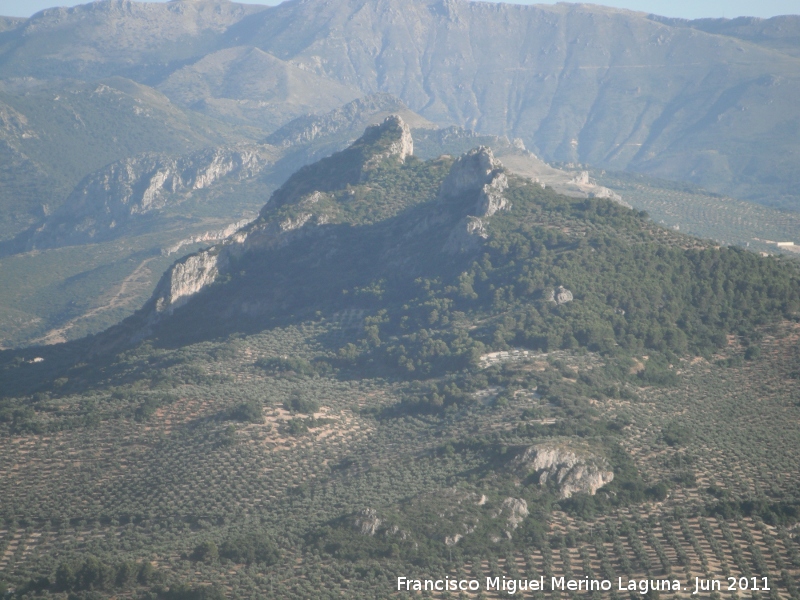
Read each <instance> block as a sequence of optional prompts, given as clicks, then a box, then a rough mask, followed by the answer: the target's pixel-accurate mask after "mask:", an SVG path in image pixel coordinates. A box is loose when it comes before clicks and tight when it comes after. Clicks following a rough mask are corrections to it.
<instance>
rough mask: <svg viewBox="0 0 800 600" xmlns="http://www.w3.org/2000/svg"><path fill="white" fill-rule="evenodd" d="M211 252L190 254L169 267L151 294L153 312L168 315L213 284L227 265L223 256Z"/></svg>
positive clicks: (210, 250) (212, 250)
mask: <svg viewBox="0 0 800 600" xmlns="http://www.w3.org/2000/svg"><path fill="white" fill-rule="evenodd" d="M215 250H216V248H211V249H209V250H206V251H204V252H198V253H197V254H192V255H190V256H187V257H186V258H184V259H183V260H181V261H179V262H177V263H175V264H174V265H172V267H171V268H170V269H169V270H168V271H167V272H166V273H165V274H164V276H163V277H162V278H161V281H160V282H159V284H158V286H156V290H155V292H154V293H153V296H154V298H155V309H156V312H157V313H163V312H167V313H171V312H172V311H173V310H175V309H176V308H177V307H179V306H182V305H183V304H185V303H186V302H187V301H188V300H189V298H191V297H192V296H193V295H195V294H196V293H197V292H199V291H200V290H202V289H203V288H204V287H205V286H207V285H209V284H211V283H213V281H214V280H215V279H216V277H217V275H219V273H220V269H221V268H224V267H225V266H227V257H226V255H224V254H221V253H219V252H217V251H215Z"/></svg>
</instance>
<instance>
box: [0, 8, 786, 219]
mask: <svg viewBox="0 0 800 600" xmlns="http://www.w3.org/2000/svg"><path fill="white" fill-rule="evenodd" d="M112 6H118V5H117V4H113V3H111V4H108V7H112ZM134 6H138V5H135V4H132V5H131V7H132V8H131V10H132V16H130V17H127V16H126V17H124V18H122V17H120V19H121V20H119V23H123V22H124V23H130V26H131V28H132V29H131V30H132V31H133V30H135V29H136V27H139V26H141V27H144V28H145V29H147V27H149V25H146V20H145V21H143V20H142V17H141V16H140V12H141V11H142V10H144V9H142V8H136V9H134V8H133V7H134ZM165 6H166V7H167V8H164V6H162V7H161V8H154V7H150V8H148V9H147V10H152V11H155V12H154V14H156V13H157V14H159V15H163V20H164V23H166V22H172V21H174V22H175V23H178V24H180V23H184V20H186V23H185V24H184V25H181V26H180V27H178V28H177V29H176V30H175V31H176V32H188V33H186V35H188V34H189V33H191V32H192V31H195V29H196V28H197V27H199V26H195V25H192V23H194V22H195V21H197V22H198V23H200V24H201V25H202V24H203V23H205V21H203V19H204V18H206V17H207V16H208V15H206V13H205V12H203V10H200V9H202V8H203V7H206V8H208V7H213V6H216V5H215V4H213V3H206V2H204V3H200V4H197V6H196V7H195V8H192V6H190V5H186V7H183V5H182V4H181V3H169V4H168V5H165ZM219 6H220V7H222V8H221V9H220V10H222V11H223V13H224V18H222V20H221V21H220V22H219V26H218V27H217V28H216V29H214V27H211V25H208V27H211V29H208V28H206V29H202V27H201V29H202V31H208V32H209V34H208V35H209V36H210V37H207V39H206V38H203V36H202V35H201V36H199V37H196V44H199V45H196V47H195V46H193V45H192V44H194V43H195V42H192V43H190V44H183V46H185V49H184V50H182V52H183V54H181V57H178V55H177V54H176V55H175V56H170V55H169V51H168V49H163V52H162V55H163V56H161V58H159V59H158V60H157V61H156V62H153V63H151V62H147V61H150V59H149V58H147V59H146V62H145V63H142V64H141V65H139V66H136V65H134V66H130V65H127V66H122V65H117V66H114V65H113V64H112V63H108V69H107V70H108V71H109V73H110V72H112V71H113V72H117V71H118V72H119V74H122V75H127V76H131V77H134V78H138V79H139V80H141V81H146V82H147V83H148V84H151V85H158V84H159V83H161V82H163V81H165V80H166V79H168V78H169V77H170V76H172V74H173V73H176V72H178V71H179V70H180V69H182V68H183V69H191V68H192V65H193V64H194V63H196V62H197V61H198V60H202V58H203V57H205V56H207V55H210V54H212V53H213V52H218V51H222V50H224V49H226V48H233V47H240V46H243V45H245V46H249V47H253V48H258V49H260V50H261V51H263V52H266V53H269V54H271V55H273V56H275V57H276V59H278V60H281V61H284V62H286V63H288V64H289V65H290V66H291V68H292V69H300V70H302V71H306V72H307V73H308V74H315V75H317V76H322V77H324V78H326V79H327V80H329V81H332V82H336V84H337V85H340V86H344V87H345V88H349V89H358V90H359V91H360V93H361V94H371V93H376V92H387V93H392V94H394V95H396V96H398V97H399V98H401V100H403V101H404V102H405V103H406V104H407V105H408V106H409V107H410V108H411V109H413V110H415V111H417V112H419V113H420V114H421V115H422V116H423V117H425V118H427V119H429V120H431V121H433V122H436V123H437V124H439V125H440V126H447V125H451V124H456V125H459V126H462V127H465V128H467V129H476V130H478V131H479V132H482V133H487V134H493V135H501V136H502V135H507V136H508V137H510V138H522V139H523V140H524V142H525V145H526V146H527V147H529V148H531V149H532V150H533V151H534V152H536V153H537V154H538V155H540V156H542V157H543V158H544V159H545V160H548V161H550V162H553V161H557V162H572V163H575V162H579V163H583V164H590V165H592V166H596V167H601V168H608V169H613V170H634V171H639V172H643V173H647V174H650V175H654V176H657V177H663V178H671V179H681V180H688V181H691V182H693V183H694V184H697V185H700V186H702V187H704V188H706V189H709V190H711V191H715V192H720V193H725V194H728V195H732V196H734V197H739V198H744V199H754V200H757V201H760V202H763V203H766V204H771V205H773V206H784V207H792V206H794V205H795V204H796V203H797V189H800V181H798V180H797V178H796V174H795V173H796V170H795V169H793V168H792V164H793V163H792V156H793V154H794V153H796V152H797V148H796V142H795V140H796V136H794V135H793V134H792V132H793V131H794V128H795V127H797V126H800V125H798V123H799V122H800V121H799V119H800V115H798V110H797V107H796V103H794V102H793V98H794V97H796V96H797V95H798V89H800V87H799V86H800V80H799V79H798V75H797V73H798V69H799V68H800V67H798V63H797V60H798V59H797V58H796V57H794V56H791V55H790V54H787V52H786V51H784V50H785V49H786V48H793V47H794V44H795V42H794V41H793V40H794V39H795V37H794V34H793V33H791V32H792V31H793V30H792V29H791V27H793V25H792V23H794V21H792V19H791V18H789V17H786V18H784V19H777V20H768V21H766V22H763V23H761V22H758V23H756V24H755V25H753V24H750V25H747V26H740V25H739V24H734V25H724V24H717V25H713V24H712V25H713V26H712V25H709V24H704V23H699V22H698V23H694V25H687V24H686V23H684V22H672V21H669V22H668V21H665V20H663V19H655V18H651V17H650V16H648V15H647V14H645V13H636V12H625V11H620V10H614V9H606V8H599V7H596V6H592V5H566V4H565V5H558V6H517V5H505V4H484V3H469V2H464V1H460V0H453V1H448V2H442V1H440V0H413V1H411V2H409V3H406V4H404V7H403V10H399V8H398V6H397V4H396V2H394V0H370V1H369V2H365V1H362V0H358V1H356V0H337V1H336V2H334V3H325V2H322V1H318V2H286V3H283V4H281V5H279V6H275V7H257V8H249V9H244V8H241V7H237V5H233V4H227V3H225V4H220V5H219ZM170 7H172V9H173V12H170V10H168V9H169V8H170ZM198 7H199V8H198ZM179 8H180V9H181V10H183V11H184V13H185V14H184V13H181V12H180V11H178V9H179ZM97 10H98V11H99V9H97ZM81 11H83V12H87V11H88V12H87V14H89V13H91V11H89V9H75V12H73V13H69V12H65V13H63V15H62V13H53V15H51V16H48V15H46V14H44V15H41V16H39V17H37V22H39V21H41V22H42V23H44V22H49V21H48V19H50V20H52V21H53V22H54V23H55V22H56V21H58V19H62V18H63V19H64V21H63V23H61V24H59V25H58V27H62V28H64V31H67V30H68V29H69V28H71V27H72V28H74V27H79V25H78V24H77V21H75V23H72V21H70V19H73V20H74V19H75V17H74V16H73V15H77V14H83V13H82V12H81ZM137 11H140V12H137ZM159 11H160V12H159ZM175 11H177V12H175ZM134 13H135V14H134ZM92 14H94V13H92ZM103 14H105V13H103V12H102V11H99V12H97V18H98V19H99V20H97V21H96V25H93V26H96V27H99V28H100V29H103V27H106V24H104V23H105V22H104V21H103V20H102V18H100V17H101V16H102V15H103ZM137 15H139V16H137ZM114 18H116V17H114ZM126 19H127V20H126ZM137 19H138V20H137ZM187 19H188V20H187ZM171 20H172V21H171ZM112 21H113V18H112ZM70 23H72V24H70ZM137 23H140V24H139V25H137ZM209 23H210V21H209ZM723 25H724V26H723ZM53 26H55V25H53ZM25 27H26V25H23V26H22V29H24V28H25ZM80 27H83V25H80ZM87 27H88V26H87ZM181 27H182V29H181ZM726 27H727V29H726ZM748 27H749V28H750V29H753V28H755V30H754V32H751V31H750V29H748ZM759 27H760V28H761V30H763V31H767V32H768V33H763V34H762V33H758V31H761V30H759V29H758V28H759ZM781 27H789V31H788V33H786V34H785V36H784V37H782V38H781V37H780V35H783V34H780V35H779V33H774V31H773V30H779V29H780V28H781ZM193 28H194V29H193ZM704 29H709V30H713V31H714V33H708V32H706V31H705V30H704ZM212 30H213V31H212ZM501 30H502V31H503V32H504V33H503V34H502V35H498V32H500V31H501ZM718 30H719V31H731V32H733V33H735V34H736V35H739V36H740V37H734V36H732V35H721V34H720V33H717V31H718ZM20 31H21V29H20V28H16V29H14V30H11V31H10V32H5V33H3V34H0V72H2V73H3V74H5V75H6V76H8V75H11V74H13V73H18V74H21V71H19V70H20V69H23V67H24V69H27V71H28V73H27V74H31V73H30V68H31V61H30V60H29V59H24V61H23V57H24V56H27V55H26V54H25V53H27V52H31V53H34V52H40V50H35V44H34V42H33V40H34V39H38V38H36V35H33V34H32V35H29V36H27V37H26V38H25V40H23V39H22V38H19V37H18V36H19V35H20V33H19V32H20ZM86 31H87V35H89V33H88V32H90V31H92V30H91V28H89V29H86ZM154 31H155V32H154V33H152V35H154V36H155V38H154V39H162V38H163V39H164V40H173V41H170V42H169V43H174V41H175V40H177V39H178V38H179V37H180V35H183V33H174V34H172V33H169V32H168V31H167V30H166V29H164V30H163V31H161V30H160V29H158V28H156V30H154ZM198 31H199V30H198ZM412 32H413V33H412ZM530 32H536V35H535V36H534V35H531V34H530ZM769 32H772V33H769ZM92 35H93V34H92ZM148 35H150V34H148ZM193 35H194V34H193ZM203 35H205V34H203ZM759 35H761V36H762V37H763V36H766V37H769V35H772V36H773V37H775V36H778V37H776V38H775V39H778V38H780V39H782V40H784V41H782V42H780V43H781V44H784V46H785V47H786V48H784V50H780V51H779V50H773V49H771V48H770V47H768V46H764V45H759V44H756V43H751V42H750V41H747V40H746V39H744V38H748V37H750V38H758V36H759ZM15 36H17V37H15ZM159 36H161V37H159ZM164 36H166V37H164ZM170 36H172V37H170ZM201 38H202V40H201ZM3 39H5V40H6V42H2V40H3ZM340 39H343V40H345V41H344V43H343V44H342V43H340V42H339V41H337V40H340ZM14 40H16V41H14ZM69 40H70V38H63V39H62V38H59V41H58V42H55V41H54V42H53V43H56V44H60V45H58V46H53V48H56V47H58V48H63V49H64V52H63V53H61V55H63V57H64V61H62V64H61V66H60V67H59V69H60V71H61V72H67V73H69V72H73V73H74V74H76V75H79V74H80V73H84V72H85V73H87V74H88V73H89V72H88V71H87V70H86V69H88V68H89V67H87V66H86V65H84V64H83V63H82V62H80V61H78V62H74V63H71V62H70V61H71V60H72V59H70V58H69V56H71V53H73V51H74V52H78V49H79V48H80V47H81V46H80V44H82V43H84V42H80V43H79V44H78V45H77V46H74V47H73V46H70V44H72V43H73V42H71V41H69ZM203 40H205V41H203ZM37 43H38V42H37ZM48 43H49V42H48ZM103 43H104V44H106V42H103ZM126 43H127V42H125V40H124V39H122V40H120V41H119V42H117V41H114V40H110V41H108V42H107V44H111V46H109V50H108V51H107V52H106V53H107V54H109V55H111V56H113V55H114V52H117V50H111V47H112V46H113V45H114V44H117V46H116V47H117V48H118V49H119V51H122V49H124V48H125V47H126V46H125V44H126ZM159 43H160V42H159ZM165 43H166V42H165ZM776 43H777V42H776ZM18 44H21V45H18ZM167 45H169V44H167ZM98 47H99V46H98ZM164 48H167V46H164ZM474 48H481V51H480V52H475V51H474V50H473V49H474ZM139 51H140V50H136V52H139ZM59 52H61V51H60V50H59ZM142 52H144V50H142ZM30 56H34V54H31V55H30ZM141 56H145V54H141ZM48 60H51V59H48ZM141 60H145V59H144V58H142V59H141ZM20 61H23V62H20ZM181 61H183V62H181ZM36 64H37V65H38V64H39V63H36ZM41 64H42V66H41V68H42V69H45V68H48V69H50V68H51V67H45V66H44V65H45V63H41ZM54 64H55V63H54ZM15 65H16V66H15ZM98 65H99V66H98V68H100V67H102V69H106V67H104V66H103V63H102V61H101V62H99V63H98ZM148 65H150V66H148ZM36 68H40V67H38V66H37V67H36ZM92 68H94V67H92ZM102 69H100V71H98V73H100V72H101V71H102ZM115 69H116V71H115ZM137 69H139V71H136V70H137ZM136 73H138V74H136ZM34 74H35V73H34ZM51 74H52V73H51ZM232 95H235V94H232ZM236 99H237V98H230V99H229V100H236ZM225 102H227V104H225V106H226V107H228V108H225V107H222V105H219V106H217V108H214V110H223V111H228V110H234V108H235V104H234V103H232V102H228V100H226V101H225ZM232 114H233V113H232ZM236 114H237V115H238V116H236V118H237V119H241V118H242V117H244V116H245V115H243V114H240V113H236Z"/></svg>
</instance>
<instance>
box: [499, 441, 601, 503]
mask: <svg viewBox="0 0 800 600" xmlns="http://www.w3.org/2000/svg"><path fill="white" fill-rule="evenodd" d="M513 466H514V468H515V470H517V471H518V472H519V473H520V474H521V475H523V476H529V475H537V476H538V478H539V484H540V485H545V484H547V483H548V482H554V483H555V484H556V485H557V487H558V490H559V493H560V495H561V497H562V498H569V497H571V496H572V495H573V494H575V493H578V492H583V493H586V494H590V495H592V496H593V495H594V494H595V493H596V492H597V490H598V489H600V488H601V487H603V486H604V485H607V484H609V483H611V482H612V481H613V480H614V472H613V471H612V470H611V469H610V468H609V466H608V463H607V461H606V460H605V459H603V458H601V457H598V456H596V455H595V454H593V453H591V452H590V451H589V450H587V449H585V448H576V447H568V446H564V445H558V444H540V445H536V446H531V447H529V448H527V449H526V450H525V452H523V453H522V454H521V455H519V456H518V457H516V458H515V459H514V463H513Z"/></svg>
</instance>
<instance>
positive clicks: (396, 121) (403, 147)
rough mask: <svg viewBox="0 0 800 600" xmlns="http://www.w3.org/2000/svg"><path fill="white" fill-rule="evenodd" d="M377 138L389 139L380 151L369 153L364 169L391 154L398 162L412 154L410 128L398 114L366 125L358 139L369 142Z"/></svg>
mask: <svg viewBox="0 0 800 600" xmlns="http://www.w3.org/2000/svg"><path fill="white" fill-rule="evenodd" d="M379 138H382V139H385V140H389V141H388V145H386V146H384V148H382V151H379V152H375V153H371V156H370V157H369V158H368V159H367V160H366V162H365V164H364V168H363V170H364V171H366V170H368V169H370V168H372V167H373V166H375V165H377V164H380V163H381V162H382V161H383V160H385V159H387V158H390V157H392V156H394V157H397V160H399V161H400V162H404V161H405V160H406V158H408V157H409V156H411V155H413V154H414V139H413V138H412V137H411V128H410V127H409V126H408V125H407V124H406V122H405V121H403V119H402V118H401V117H399V116H398V115H390V116H388V117H386V119H385V120H384V121H383V123H381V124H380V125H370V126H369V127H367V130H366V131H365V132H364V135H363V136H362V138H361V140H360V141H362V143H370V142H372V141H373V140H377V139H379Z"/></svg>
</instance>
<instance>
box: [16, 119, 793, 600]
mask: <svg viewBox="0 0 800 600" xmlns="http://www.w3.org/2000/svg"><path fill="white" fill-rule="evenodd" d="M413 147H414V140H413V138H412V136H411V131H410V128H409V127H408V125H407V124H405V123H404V122H403V121H402V119H400V118H398V117H389V118H387V119H386V120H384V121H383V122H382V123H381V124H380V125H376V126H370V127H369V128H367V130H366V131H365V133H364V135H363V136H362V137H361V138H359V139H358V140H356V142H355V143H353V144H352V145H351V146H350V147H349V148H347V149H345V150H344V151H341V152H338V153H335V154H333V155H332V156H330V157H328V158H325V159H322V160H321V161H319V162H317V163H314V164H312V165H309V166H307V167H304V168H303V169H301V170H300V171H298V173H297V174H295V175H294V176H292V177H290V178H289V179H288V180H287V181H286V183H285V184H284V185H283V186H281V187H280V188H279V189H278V190H276V191H275V193H274V194H273V196H272V198H271V199H270V202H268V203H267V204H266V205H265V206H264V208H263V209H262V211H261V213H260V215H259V218H258V219H256V220H255V221H254V222H252V223H251V224H248V225H245V226H244V227H243V228H242V229H240V230H239V231H238V232H236V233H235V234H233V235H232V236H231V237H229V238H227V239H226V240H224V241H223V242H221V243H217V244H216V245H215V246H214V247H211V248H209V249H206V250H201V251H199V252H196V253H194V254H191V255H189V256H188V257H185V258H182V259H180V260H178V261H177V262H176V263H174V264H173V266H172V267H170V269H169V270H168V271H167V272H166V273H165V275H164V277H163V278H162V280H161V282H160V283H159V285H158V286H157V288H156V292H155V293H154V295H153V297H152V299H151V300H150V301H149V302H148V303H147V304H146V305H145V306H144V307H143V308H142V310H140V311H139V312H137V314H135V315H134V316H132V317H130V318H128V319H126V320H125V321H124V322H123V323H121V324H119V325H117V326H115V327H112V328H111V329H109V330H108V331H106V332H104V333H102V334H100V335H97V336H90V337H88V338H85V339H82V340H77V341H74V342H70V343H68V344H62V345H56V346H49V347H39V348H30V349H27V350H7V351H3V352H0V369H2V377H3V381H4V386H3V392H2V393H3V396H2V399H0V403H1V404H0V435H2V436H4V439H8V440H10V441H13V443H9V444H5V445H3V446H2V451H0V469H2V473H3V474H4V476H6V477H11V478H14V480H15V481H16V482H17V485H13V486H3V487H2V489H1V490H0V494H1V496H0V497H2V501H1V502H0V506H2V514H0V516H1V517H2V518H3V519H4V521H3V522H4V523H5V529H3V530H2V531H0V543H2V544H3V546H2V548H3V549H4V552H2V553H0V556H2V562H0V569H2V573H3V577H5V578H6V579H7V580H8V581H9V582H10V583H11V585H12V586H14V587H15V588H16V589H17V591H19V592H21V593H23V594H25V593H27V594H39V595H41V596H44V597H57V595H58V594H64V593H70V594H75V595H76V596H77V597H79V598H80V597H84V598H90V597H92V594H95V595H97V594H100V595H102V594H126V595H133V596H134V597H141V598H146V597H153V596H155V597H158V598H165V599H169V598H179V597H199V598H222V597H226V596H231V597H239V596H240V595H243V594H251V593H252V594H256V595H258V594H261V595H264V596H266V597H290V596H300V595H302V596H304V597H309V598H329V597H349V596H353V595H357V596H359V597H364V596H371V597H377V598H388V597H390V596H392V594H393V593H394V592H393V590H394V584H393V582H394V581H395V578H396V577H397V576H399V575H405V576H410V575H413V576H415V577H426V578H427V577H430V576H433V575H436V576H444V575H445V574H449V575H451V576H455V575H459V576H464V575H467V576H470V577H477V578H479V579H482V578H483V577H484V575H485V574H487V573H497V574H498V576H501V575H506V576H510V577H516V576H517V574H519V573H522V572H524V573H525V574H526V575H528V576H530V577H535V576H537V574H543V575H546V576H547V577H548V579H549V577H550V576H551V575H552V574H557V573H560V572H566V573H568V574H573V575H575V576H578V577H582V576H584V575H585V576H590V577H591V576H592V575H591V574H592V573H598V574H601V575H602V577H606V578H611V579H615V578H616V576H617V574H619V575H620V576H623V575H627V576H629V577H644V576H646V575H655V576H668V577H670V578H677V579H680V580H681V581H682V582H684V584H685V585H687V592H686V594H689V593H690V590H691V589H692V588H690V587H688V586H689V584H690V582H693V577H694V576H703V575H716V576H718V577H722V576H724V575H725V574H726V573H731V572H733V573H738V572H740V570H741V571H742V572H747V573H752V574H753V576H756V575H758V576H759V577H760V576H762V574H764V573H766V575H763V576H766V577H768V578H769V581H770V583H771V584H772V585H773V586H774V588H773V589H775V591H776V595H777V597H780V598H783V597H787V598H788V597H792V594H794V593H795V592H794V591H793V590H795V589H796V587H794V586H795V584H794V578H795V577H796V576H797V574H798V569H799V568H800V563H799V562H798V559H797V555H798V554H797V553H798V546H797V540H796V534H795V533H794V531H793V530H792V529H791V526H792V525H793V524H794V523H796V522H797V519H798V518H800V508H798V507H799V506H800V504H799V503H800V499H799V498H797V494H796V492H797V489H798V487H797V485H798V476H799V475H798V472H797V469H796V465H797V458H798V457H797V456H796V452H797V448H800V444H798V441H800V440H798V437H797V436H798V433H797V430H796V428H795V427H794V426H793V423H794V422H796V419H797V418H798V412H797V411H798V406H800V404H798V402H797V398H796V395H797V394H796V392H797V390H796V386H794V383H793V382H794V379H793V377H796V371H797V369H798V365H797V356H796V352H794V350H793V348H794V346H795V343H796V339H797V328H796V323H795V321H796V319H797V318H798V310H800V273H798V271H797V269H796V267H795V266H794V265H793V264H792V263H790V262H786V261H783V260H780V259H777V258H774V257H769V258H762V257H759V256H757V255H755V254H751V253H748V252H745V251H743V250H739V249H733V248H719V247H716V246H714V245H713V244H710V243H707V242H703V241H701V240H697V239H694V238H690V237H688V236H684V235H680V234H678V233H675V232H672V231H668V230H664V229H661V228H660V227H658V226H656V225H654V224H653V223H652V222H650V221H648V220H647V218H646V217H645V216H644V215H643V214H642V213H640V212H638V211H635V210H631V209H628V208H626V207H624V206H621V205H619V204H617V203H614V202H612V201H610V200H607V199H597V198H595V199H592V198H570V197H566V196H561V195H558V194H556V193H554V192H553V191H551V190H549V189H545V188H542V187H541V186H539V185H534V184H533V183H532V182H530V181H529V180H525V179H522V178H519V177H517V176H515V175H513V174H511V173H509V172H508V171H507V170H506V169H505V167H504V166H503V165H502V163H500V162H499V161H497V159H496V158H495V157H494V156H493V154H492V152H491V151H490V150H488V149H486V148H484V147H479V148H476V149H473V150H471V151H469V152H467V153H465V154H463V155H461V156H460V157H457V158H452V157H441V158H438V159H433V160H430V161H427V162H424V161H421V160H419V159H416V158H414V156H413V154H412V152H413ZM756 397H757V398H758V400H756V399H755V398H756ZM704 418H708V419H712V421H711V422H713V423H715V427H712V428H708V427H705V426H703V423H705V421H703V419H704ZM733 455H735V456H737V459H736V461H733V460H732V459H731V456H733ZM200 488H202V489H203V490H204V493H203V494H197V493H192V490H197V489H200ZM87 490H91V493H87ZM19 548H30V549H31V550H30V551H28V552H24V550H19ZM743 548H746V549H747V552H748V554H747V555H745V554H744V552H743ZM573 555H574V556H573ZM147 565H149V566H147ZM211 582H214V584H215V585H212V586H210V587H209V586H208V584H209V583H211ZM310 582H316V583H313V584H312V583H310ZM216 585H218V586H219V587H215V586H216ZM148 594H149V595H148ZM180 594H188V596H181V595H180ZM488 597H500V596H499V595H498V594H488ZM687 597H688V595H687Z"/></svg>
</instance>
